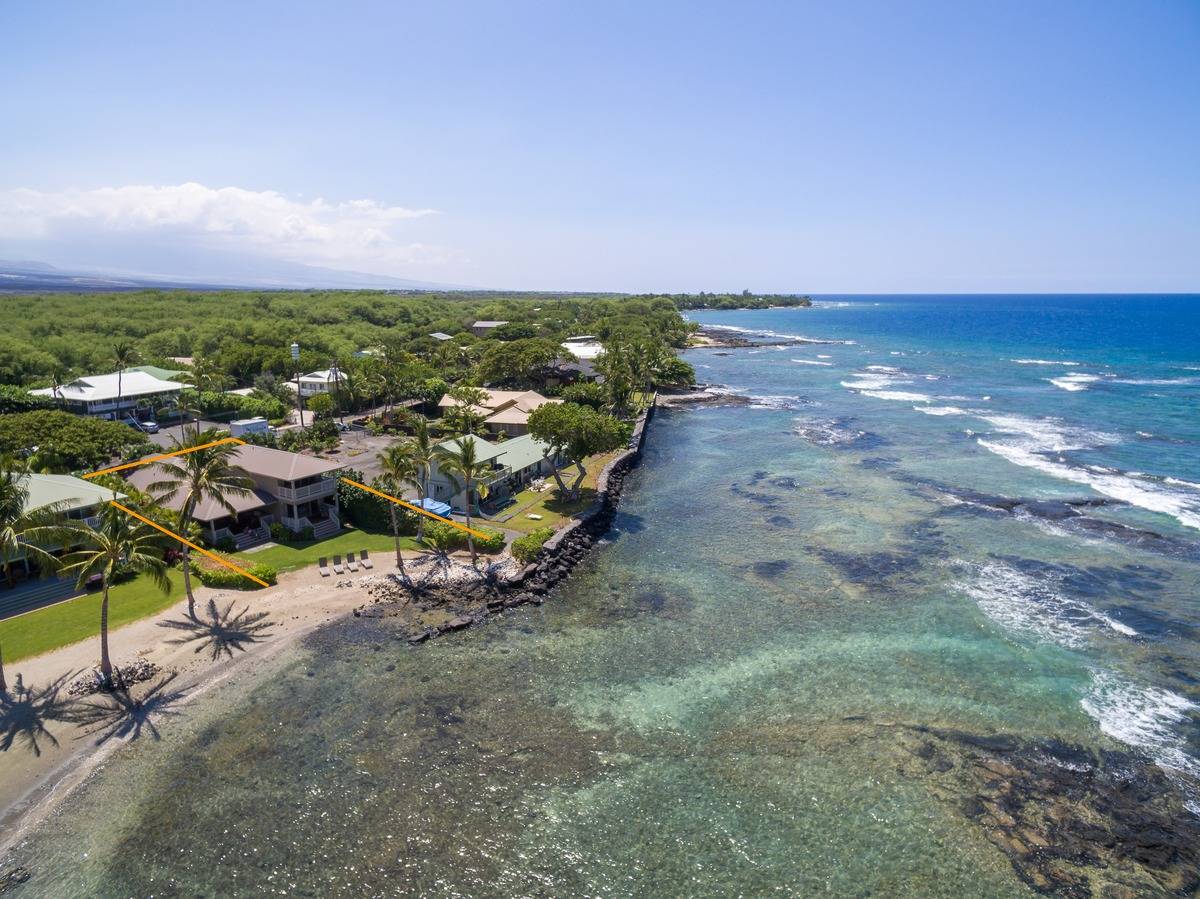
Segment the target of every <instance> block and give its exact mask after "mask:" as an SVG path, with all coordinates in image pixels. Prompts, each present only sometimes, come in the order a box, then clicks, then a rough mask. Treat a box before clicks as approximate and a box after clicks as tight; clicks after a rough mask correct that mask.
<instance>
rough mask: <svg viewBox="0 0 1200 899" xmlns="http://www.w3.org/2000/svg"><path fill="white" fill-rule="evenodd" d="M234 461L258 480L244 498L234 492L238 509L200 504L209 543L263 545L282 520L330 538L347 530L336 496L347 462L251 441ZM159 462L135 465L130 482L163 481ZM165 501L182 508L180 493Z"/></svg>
mask: <svg viewBox="0 0 1200 899" xmlns="http://www.w3.org/2000/svg"><path fill="white" fill-rule="evenodd" d="M232 461H233V464H234V465H236V466H237V467H238V468H240V469H241V470H242V471H244V472H245V473H246V475H247V476H248V477H249V478H250V480H251V481H252V482H253V484H254V488H253V491H252V492H251V493H248V494H245V495H243V496H229V497H227V499H228V500H229V503H230V505H232V506H233V512H232V513H231V512H230V511H229V510H228V509H226V508H225V507H224V506H222V505H221V504H220V503H217V502H215V501H213V500H210V499H205V500H204V501H202V502H201V503H199V504H198V505H197V507H196V511H195V513H194V517H195V519H196V520H197V521H198V522H200V524H201V525H202V526H203V528H204V536H205V539H207V540H208V541H209V542H210V543H217V542H218V541H220V540H221V539H222V538H225V537H229V538H230V539H232V540H233V541H234V543H235V544H236V545H237V547H238V549H244V548H246V547H247V546H253V545H254V544H256V543H262V542H264V541H266V540H269V539H270V537H271V531H270V528H271V525H272V524H274V523H276V522H279V523H281V524H283V526H284V527H286V528H288V529H289V530H291V531H292V532H294V533H297V534H299V533H302V532H303V531H304V530H305V529H306V528H310V527H311V528H312V529H313V536H314V537H316V538H321V537H328V536H331V535H333V534H336V533H337V532H338V531H340V530H341V529H342V523H341V519H340V517H339V511H340V510H339V508H338V499H337V479H338V473H339V472H340V471H341V470H342V466H341V465H339V464H337V463H335V462H328V461H326V460H324V459H317V458H315V457H313V456H305V455H302V454H300V453H289V452H285V451H284V450H277V449H271V448H270V447H266V446H253V445H251V444H246V445H244V446H239V447H238V448H237V450H236V451H235V452H234V453H233V459H232ZM162 478H163V472H162V468H161V467H160V466H159V465H158V464H153V465H142V466H139V467H138V468H135V469H133V473H132V474H131V475H130V476H129V483H130V484H132V485H133V486H135V487H137V488H138V489H139V490H143V491H149V487H150V485H151V484H153V483H155V482H156V481H161V480H162ZM163 505H165V506H167V507H168V508H171V509H176V510H178V509H182V508H183V497H182V495H181V494H180V493H176V494H175V495H173V496H171V497H168V498H167V499H166V500H164V501H163Z"/></svg>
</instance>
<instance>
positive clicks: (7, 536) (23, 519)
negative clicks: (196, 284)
mask: <svg viewBox="0 0 1200 899" xmlns="http://www.w3.org/2000/svg"><path fill="white" fill-rule="evenodd" d="M65 511H66V503H62V502H59V503H50V504H49V505H45V506H41V507H40V508H37V509H30V508H29V471H28V469H27V467H26V466H25V464H24V463H23V462H20V461H17V460H13V459H8V458H0V567H2V568H3V571H4V577H5V580H7V581H8V584H9V586H12V584H13V573H12V563H13V562H15V561H16V560H17V559H19V558H30V557H34V558H36V559H37V560H38V561H39V562H42V563H44V564H45V566H46V570H51V569H53V568H54V567H55V565H56V564H57V561H58V560H57V559H55V558H54V556H53V554H52V553H51V552H50V551H49V550H48V549H45V547H54V546H64V545H66V542H67V540H68V539H69V538H70V537H71V536H72V535H73V533H74V532H73V529H69V528H68V527H67V526H66V524H65V519H64V518H63V513H64V512H65Z"/></svg>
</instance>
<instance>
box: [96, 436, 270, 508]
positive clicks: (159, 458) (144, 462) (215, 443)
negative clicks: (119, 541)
mask: <svg viewBox="0 0 1200 899" xmlns="http://www.w3.org/2000/svg"><path fill="white" fill-rule="evenodd" d="M245 442H246V441H245V440H240V439H239V438H237V437H225V438H222V439H221V440H214V441H213V442H212V443H202V444H200V445H199V446H189V447H188V448H187V449H181V450H175V452H173V453H163V454H162V455H161V456H151V457H150V458H149V459H139V460H138V461H137V462H126V463H125V464H124V465H114V466H113V467H112V468H102V469H100V470H99V471H93V472H92V473H91V474H85V475H84V478H85V479H86V478H94V477H98V476H99V475H102V474H110V473H111V472H114V471H124V470H125V469H126V468H137V467H138V466H139V465H149V464H150V463H151V462H161V461H162V460H163V459H170V458H171V457H172V456H186V455H187V454H188V453H194V452H196V450H202V449H208V448H209V447H210V446H219V445H220V444H222V443H242V444H244V443H245ZM125 511H126V512H128V511H129V510H128V509H126V510H125ZM150 523H151V524H154V522H150Z"/></svg>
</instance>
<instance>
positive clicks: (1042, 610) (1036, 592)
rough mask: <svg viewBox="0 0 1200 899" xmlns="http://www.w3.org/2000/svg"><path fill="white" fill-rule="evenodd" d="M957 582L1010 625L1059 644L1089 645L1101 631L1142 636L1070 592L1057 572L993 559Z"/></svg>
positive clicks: (999, 621)
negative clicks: (1028, 569)
mask: <svg viewBox="0 0 1200 899" xmlns="http://www.w3.org/2000/svg"><path fill="white" fill-rule="evenodd" d="M956 586H957V587H958V589H959V590H960V591H961V592H963V593H965V594H966V595H967V596H970V597H971V598H972V599H973V600H975V603H976V605H978V606H979V609H980V611H982V612H983V613H984V614H985V615H987V617H988V618H990V619H991V620H992V621H994V622H996V623H997V624H999V625H1000V626H1002V627H1004V628H1005V629H1006V630H1010V631H1013V632H1015V633H1018V634H1022V635H1025V636H1030V637H1035V638H1037V639H1040V640H1045V641H1047V642H1050V643H1056V644H1058V645H1059V646H1065V647H1068V648H1075V647H1079V646H1083V645H1085V644H1086V643H1088V642H1089V640H1090V639H1091V637H1092V635H1093V634H1094V633H1095V632H1097V631H1098V630H1109V631H1113V632H1115V633H1118V634H1121V635H1122V636H1125V637H1136V636H1137V631H1135V630H1134V629H1133V628H1131V627H1129V626H1128V625H1125V624H1122V623H1121V622H1120V621H1117V620H1116V619H1114V618H1112V617H1110V616H1108V615H1105V614H1104V613H1103V612H1100V611H1098V610H1097V609H1095V608H1093V607H1092V606H1090V605H1089V604H1088V603H1086V602H1084V601H1083V600H1081V599H1077V598H1075V597H1072V596H1069V595H1068V594H1067V593H1066V592H1065V591H1064V590H1063V585H1062V580H1061V578H1057V577H1055V576H1053V575H1046V574H1043V575H1032V574H1027V573H1025V572H1023V571H1019V570H1018V569H1016V568H1014V567H1013V566H1011V565H1008V564H1006V563H1003V562H988V563H986V564H983V565H979V566H976V567H975V569H974V577H973V578H972V579H971V580H970V581H968V582H964V583H959V584H957V585H956Z"/></svg>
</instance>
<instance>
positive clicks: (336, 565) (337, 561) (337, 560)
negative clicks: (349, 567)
mask: <svg viewBox="0 0 1200 899" xmlns="http://www.w3.org/2000/svg"><path fill="white" fill-rule="evenodd" d="M333 570H334V571H335V572H337V573H338V574H345V573H346V569H345V568H343V567H342V557H341V556H334V557H333Z"/></svg>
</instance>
